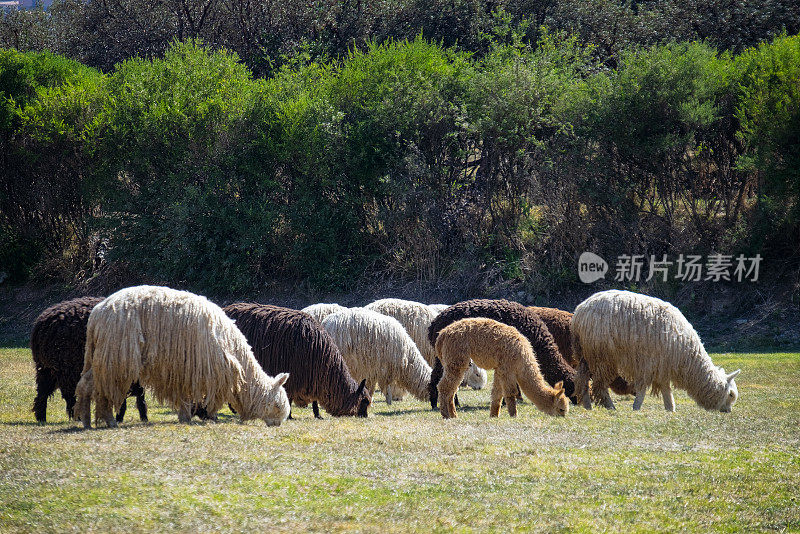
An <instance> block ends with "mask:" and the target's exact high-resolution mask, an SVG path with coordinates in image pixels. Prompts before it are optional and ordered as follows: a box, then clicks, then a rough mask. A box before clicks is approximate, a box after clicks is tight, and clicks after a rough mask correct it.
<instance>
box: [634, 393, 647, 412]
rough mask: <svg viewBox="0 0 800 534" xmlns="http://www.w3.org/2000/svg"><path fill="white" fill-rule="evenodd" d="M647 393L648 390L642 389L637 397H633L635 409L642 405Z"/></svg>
mask: <svg viewBox="0 0 800 534" xmlns="http://www.w3.org/2000/svg"><path fill="white" fill-rule="evenodd" d="M646 393H647V390H644V389H643V390H641V391H639V392H638V393H636V398H635V399H633V409H634V410H639V409H640V408H641V407H642V403H643V402H644V396H645V394H646Z"/></svg>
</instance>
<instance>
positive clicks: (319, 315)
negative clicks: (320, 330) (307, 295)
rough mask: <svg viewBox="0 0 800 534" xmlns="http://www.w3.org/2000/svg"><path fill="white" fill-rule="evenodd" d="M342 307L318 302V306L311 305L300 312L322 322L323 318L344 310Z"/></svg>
mask: <svg viewBox="0 0 800 534" xmlns="http://www.w3.org/2000/svg"><path fill="white" fill-rule="evenodd" d="M346 309H347V308H345V307H344V306H340V305H338V304H336V303H333V302H331V303H328V302H320V303H318V304H312V305H311V306H306V307H305V308H303V309H302V310H300V311H303V312H306V313H307V314H309V315H310V316H311V317H313V318H314V319H316V320H317V321H319V322H320V323H321V322H322V320H323V319H325V317H327V316H329V315H330V314H332V313H336V312H340V311H342V310H346Z"/></svg>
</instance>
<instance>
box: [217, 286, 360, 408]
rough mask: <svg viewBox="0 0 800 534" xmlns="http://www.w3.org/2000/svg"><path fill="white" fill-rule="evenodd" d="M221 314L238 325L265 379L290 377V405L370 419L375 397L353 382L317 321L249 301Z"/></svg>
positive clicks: (227, 307) (304, 315) (293, 312)
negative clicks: (368, 417) (268, 377)
mask: <svg viewBox="0 0 800 534" xmlns="http://www.w3.org/2000/svg"><path fill="white" fill-rule="evenodd" d="M223 310H224V311H225V313H226V314H228V317H230V318H231V319H233V320H234V321H236V326H237V327H239V330H241V332H242V333H243V334H244V336H245V337H246V338H247V341H248V342H249V343H250V345H251V346H252V347H253V354H254V355H255V357H256V360H258V363H259V364H261V367H262V368H263V369H264V371H265V372H266V373H267V374H270V375H276V374H278V373H283V372H285V373H289V377H290V378H289V379H288V380H287V381H286V383H285V384H284V385H283V387H284V388H285V389H286V394H287V395H288V396H289V402H290V403H292V402H294V403H295V404H296V405H297V406H300V407H304V406H307V405H308V403H309V402H311V403H312V407H313V410H314V417H317V418H320V415H319V406H318V403H319V404H322V407H323V408H325V411H327V412H328V413H329V414H331V415H333V416H346V415H358V416H360V417H366V416H367V409H368V408H369V405H370V403H371V402H372V397H371V396H370V394H369V392H367V391H365V389H364V381H362V382H361V384H360V385H359V384H358V383H357V382H356V381H355V380H353V377H352V376H350V371H348V370H347V364H345V362H344V359H343V358H342V354H341V353H340V352H339V349H338V348H337V347H336V344H335V343H334V342H333V339H332V338H331V336H330V335H329V334H328V333H327V332H326V331H325V330H324V329H323V328H322V326H320V324H319V323H318V322H317V321H316V320H314V318H313V317H311V316H310V315H308V314H307V313H303V312H301V311H298V310H292V309H289V308H281V307H279V306H268V305H265V304H255V303H247V302H239V303H236V304H231V305H229V306H226V307H225V308H223ZM290 417H291V415H290Z"/></svg>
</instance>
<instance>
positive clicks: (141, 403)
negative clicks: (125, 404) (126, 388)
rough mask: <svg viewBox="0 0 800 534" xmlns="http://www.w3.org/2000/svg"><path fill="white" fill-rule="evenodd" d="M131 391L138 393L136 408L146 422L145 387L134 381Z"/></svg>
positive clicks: (141, 419) (140, 418) (140, 417)
mask: <svg viewBox="0 0 800 534" xmlns="http://www.w3.org/2000/svg"><path fill="white" fill-rule="evenodd" d="M131 393H133V394H134V395H136V409H137V410H139V420H140V421H141V422H143V423H146V422H147V402H145V400H144V388H143V387H142V386H141V385H140V384H139V382H134V384H133V385H132V386H131ZM215 419H216V418H215Z"/></svg>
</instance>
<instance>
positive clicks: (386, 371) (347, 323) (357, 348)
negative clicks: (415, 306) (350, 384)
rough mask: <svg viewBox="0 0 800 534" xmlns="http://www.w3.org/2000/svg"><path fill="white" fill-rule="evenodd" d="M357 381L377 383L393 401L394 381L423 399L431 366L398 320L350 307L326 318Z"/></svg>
mask: <svg viewBox="0 0 800 534" xmlns="http://www.w3.org/2000/svg"><path fill="white" fill-rule="evenodd" d="M322 326H323V328H325V330H327V331H328V333H329V334H330V335H331V337H333V340H334V341H335V342H336V345H337V346H338V347H339V350H340V351H341V352H342V356H343V357H344V360H345V362H346V363H347V368H348V369H349V370H350V374H351V375H353V378H354V379H355V380H356V381H360V380H363V379H366V380H367V386H368V387H369V388H370V390H371V391H374V389H375V384H377V385H378V386H379V387H380V388H381V391H383V392H384V393H385V394H386V402H387V404H391V402H392V394H391V389H390V388H389V386H390V385H391V384H393V383H395V384H397V385H398V386H400V387H402V388H403V389H405V390H406V391H408V392H410V393H411V394H412V395H414V396H415V397H416V398H418V399H420V400H423V401H424V400H427V399H428V384H429V383H430V381H431V367H430V365H428V364H427V362H426V361H425V359H424V358H423V357H422V355H421V354H420V352H419V349H417V346H416V344H414V341H413V340H412V339H411V337H410V336H409V335H408V333H407V332H406V330H405V328H403V325H401V324H400V323H399V322H398V321H397V319H394V318H392V317H389V316H387V315H383V314H380V313H378V312H376V311H372V310H368V309H365V308H349V309H346V310H343V311H340V312H337V313H333V314H331V315H329V316H328V317H326V318H325V320H323V321H322Z"/></svg>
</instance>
